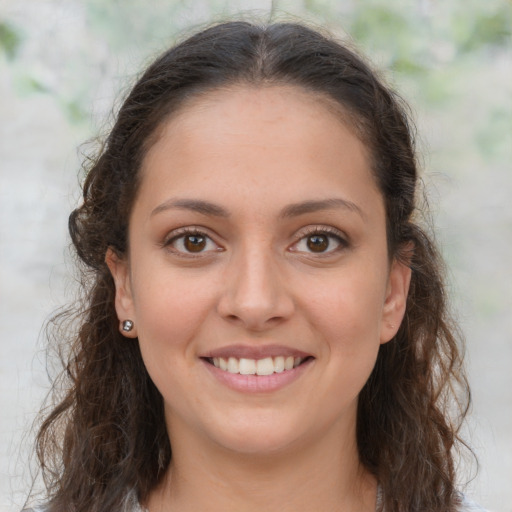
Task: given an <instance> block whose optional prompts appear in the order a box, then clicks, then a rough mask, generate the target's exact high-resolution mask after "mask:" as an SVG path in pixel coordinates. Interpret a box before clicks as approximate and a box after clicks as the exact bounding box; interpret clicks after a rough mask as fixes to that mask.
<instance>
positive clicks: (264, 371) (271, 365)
mask: <svg viewBox="0 0 512 512" xmlns="http://www.w3.org/2000/svg"><path fill="white" fill-rule="evenodd" d="M302 361H304V358H302V357H293V356H288V357H284V356H277V357H266V358H265V359H245V358H241V359H238V358H236V357H229V358H224V357H214V358H213V364H214V365H215V366H216V367H217V368H220V369H221V370H224V371H227V372H229V373H240V374H242V375H272V374H273V373H281V372H282V371H284V370H291V369H292V368H295V367H296V366H299V364H300V363H302Z"/></svg>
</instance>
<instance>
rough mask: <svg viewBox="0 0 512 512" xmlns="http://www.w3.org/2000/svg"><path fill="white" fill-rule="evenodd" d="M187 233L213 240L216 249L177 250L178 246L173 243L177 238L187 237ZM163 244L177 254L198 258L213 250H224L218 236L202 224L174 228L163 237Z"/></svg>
mask: <svg viewBox="0 0 512 512" xmlns="http://www.w3.org/2000/svg"><path fill="white" fill-rule="evenodd" d="M187 235H200V236H204V237H205V238H207V239H208V240H210V241H211V242H213V243H214V244H215V246H216V249H215V250H213V251H212V250H211V249H210V250H205V251H200V252H198V253H192V252H185V251H180V250H177V249H176V248H174V247H172V244H173V243H174V242H175V241H176V240H179V239H180V238H182V237H185V236H187ZM161 246H162V247H163V248H166V249H168V250H169V251H172V252H173V254H177V255H179V256H184V257H187V258H198V257H201V256H205V255H206V254H209V253H212V252H218V251H223V250H224V248H223V247H222V246H221V245H220V244H219V243H218V242H217V240H216V237H215V236H214V235H212V234H211V232H210V230H209V229H207V228H204V227H202V226H183V227H180V228H176V229H173V230H172V231H170V232H169V233H168V234H167V235H166V236H165V238H164V239H163V241H162V243H161Z"/></svg>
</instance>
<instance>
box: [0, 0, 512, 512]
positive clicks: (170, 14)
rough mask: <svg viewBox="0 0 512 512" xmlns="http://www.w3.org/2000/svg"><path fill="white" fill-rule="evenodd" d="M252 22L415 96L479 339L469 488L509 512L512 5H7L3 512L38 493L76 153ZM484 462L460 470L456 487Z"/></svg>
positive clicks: (473, 362)
mask: <svg viewBox="0 0 512 512" xmlns="http://www.w3.org/2000/svg"><path fill="white" fill-rule="evenodd" d="M240 13H243V15H244V16H246V17H247V16H248V17H251V16H256V17H257V18H259V19H262V20H268V19H271V18H272V19H280V20H282V19H294V18H301V19H306V20H309V21H310V22H313V23H316V24H318V25H321V26H326V27H328V28H329V29H331V30H332V31H334V32H336V33H337V34H339V35H340V37H345V38H348V39H350V40H352V41H353V42H354V43H355V44H356V46H357V47H358V48H359V49H361V51H362V52H363V53H365V54H366V55H368V56H369V58H370V60H371V61H372V62H373V63H374V64H375V65H376V66H377V68H379V69H381V70H382V71H383V75H384V77H385V78H386V79H387V80H388V82H390V83H391V84H393V85H394V86H395V87H396V88H397V89H398V90H399V91H401V93H402V95H403V96H404V97H405V98H406V100H408V101H409V103H410V104H411V106H412V108H413V111H414V114H415V119H416V123H417V125H418V131H419V138H418V147H419V150H420V155H421V163H422V167H423V169H424V175H423V180H424V182H425V186H426V189H427V193H428V195H429V203H430V209H431V211H432V214H433V216H434V220H435V224H436V226H437V235H438V239H439V242H440V244H441V246H442V250H443V253H444V255H445V257H446V259H447V261H448V264H449V267H450V285H449V290H450V293H451V295H452V297H453V303H454V306H455V309H456V312H457V315H458V318H459V319H460V322H461V324H462V326H463V329H464V331H465V333H466V336H467V343H468V367H469V370H470V377H471V381H472V384H473V393H474V411H473V414H472V416H471V419H470V426H469V429H468V431H467V437H468V438H469V441H470V444H472V445H473V446H474V448H475V450H476V452H477V455H478V457H479V459H480V463H481V468H480V472H479V474H478V476H477V477H476V478H475V479H474V480H472V481H471V483H470V484H469V486H468V487H467V492H468V494H470V495H471V496H473V497H474V498H475V499H476V500H478V501H479V502H480V503H481V504H482V505H485V506H486V507H488V508H489V509H491V510H495V511H498V512H511V511H512V485H511V483H512V370H511V367H512V271H511V263H512V206H511V200H510V198H511V196H512V3H511V1H510V0H485V1H484V0H447V1H441V0H409V1H405V0H387V1H384V0H301V1H291V0H276V1H273V2H271V1H251V0H246V1H242V0H239V1H235V0H225V1H221V0H212V1H205V0H203V1H201V0H187V1H184V0H181V1H180V0H154V1H143V0H123V1H121V0H0V120H1V121H0V299H1V304H2V308H0V325H2V326H3V329H2V331H3V333H4V336H3V337H2V341H1V344H0V347H1V351H2V352H1V354H2V356H1V358H0V384H1V387H0V410H1V411H2V414H1V415H0V471H1V473H0V507H4V508H5V510H13V511H14V510H18V509H19V505H20V504H21V503H22V500H23V491H24V490H25V491H26V489H27V486H26V482H27V481H28V477H27V475H26V470H25V468H26V463H24V458H23V457H24V456H25V455H26V453H27V452H28V451H29V449H30V444H29V440H30V437H27V438H26V439H25V441H24V443H23V444H22V454H21V456H19V444H20V439H21V436H22V433H23V432H24V431H26V429H27V427H28V425H29V423H30V421H31V420H32V419H33V417H34V414H35V412H36V410H37V405H38V404H39V403H40V401H41V398H42V396H43V394H44V392H45V390H46V389H48V382H47V379H46V376H45V370H44V358H43V356H42V354H41V352H40V351H41V347H42V345H43V340H41V339H40V340H39V342H38V334H39V329H40V327H41V325H42V323H43V321H44V319H45V318H46V317H47V316H48V315H49V314H50V312H51V311H52V310H53V309H54V308H55V307H56V306H58V305H59V304H62V303H63V302H65V301H66V300H67V299H68V298H69V297H70V296H72V289H73V283H71V282H70V278H69V275H70V266H71V265H70V264H69V257H68V256H67V253H66V247H67V244H68V240H67V238H66V218H67V214H68V212H69V210H70V209H71V208H72V207H73V205H74V204H75V203H76V201H77V199H78V197H79V192H78V179H77V173H78V170H79V167H80V156H79V155H77V152H76V148H77V147H78V146H79V145H80V144H81V143H82V142H83V141H85V140H87V139H90V138H91V137H93V136H95V135H97V134H98V133H102V132H105V131H106V130H107V129H108V126H109V124H110V122H111V120H112V116H111V114H110V113H111V111H112V106H113V105H119V103H120V101H121V100H122V97H123V94H124V93H125V92H126V91H127V90H128V89H129V87H130V84H132V83H133V81H134V80H135V78H136V76H137V73H138V72H139V71H140V70H141V69H142V68H143V66H144V65H145V64H146V63H148V62H149V61H150V60H151V59H152V58H153V57H154V56H156V55H157V54H158V53H159V52H160V51H161V50H163V49H164V48H166V47H167V46H168V45H169V44H170V43H171V42H173V41H175V40H176V37H181V36H182V35H183V34H184V33H185V34H186V33H189V32H190V31H193V30H194V28H197V27H198V26H199V25H201V24H203V23H205V22H209V21H212V20H221V19H226V18H233V17H237V16H239V15H240ZM114 110H115V108H114ZM474 469H475V468H474V467H473V468H472V469H471V468H470V467H469V466H468V464H464V465H463V470H464V472H463V473H464V476H463V478H462V480H463V481H466V480H468V479H469V478H471V475H474Z"/></svg>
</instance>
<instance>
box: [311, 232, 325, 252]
mask: <svg viewBox="0 0 512 512" xmlns="http://www.w3.org/2000/svg"><path fill="white" fill-rule="evenodd" d="M306 245H307V246H308V249H309V250H310V251H312V252H324V251H326V250H327V249H328V248H329V237H328V236H327V235H310V236H308V238H307V242H306Z"/></svg>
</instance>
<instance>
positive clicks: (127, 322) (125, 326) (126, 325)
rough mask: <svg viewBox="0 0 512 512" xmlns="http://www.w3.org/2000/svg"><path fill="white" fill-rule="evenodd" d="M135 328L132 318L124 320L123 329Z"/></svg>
mask: <svg viewBox="0 0 512 512" xmlns="http://www.w3.org/2000/svg"><path fill="white" fill-rule="evenodd" d="M132 329H133V322H132V321H131V320H125V321H124V322H123V331H124V332H130V331H131V330H132Z"/></svg>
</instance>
